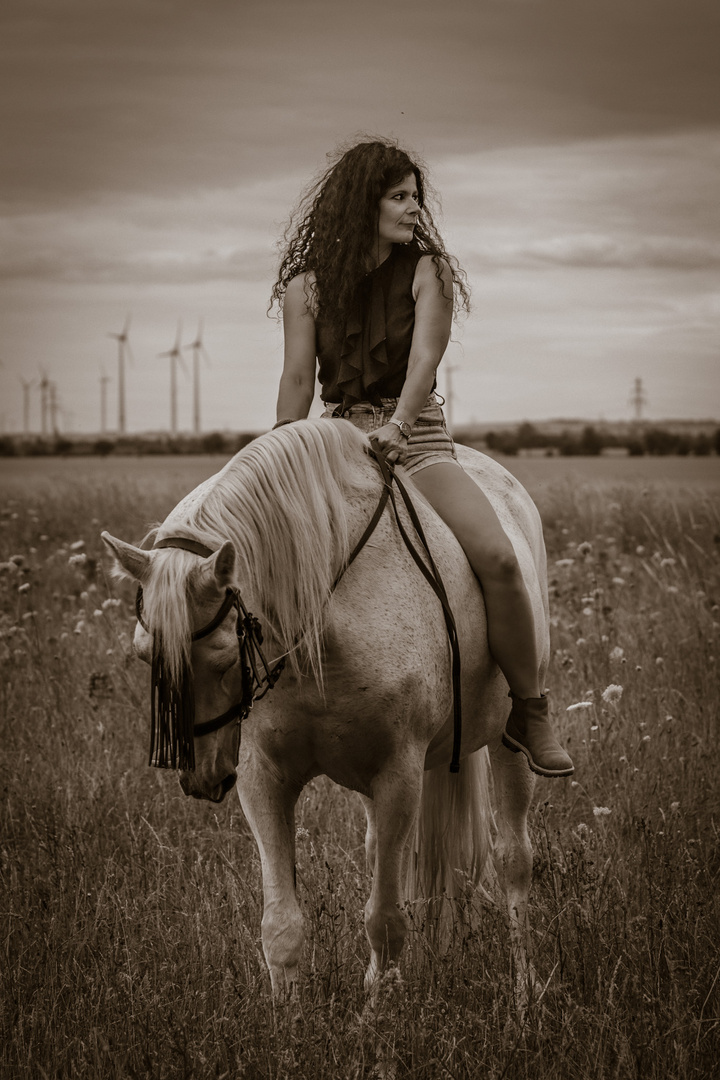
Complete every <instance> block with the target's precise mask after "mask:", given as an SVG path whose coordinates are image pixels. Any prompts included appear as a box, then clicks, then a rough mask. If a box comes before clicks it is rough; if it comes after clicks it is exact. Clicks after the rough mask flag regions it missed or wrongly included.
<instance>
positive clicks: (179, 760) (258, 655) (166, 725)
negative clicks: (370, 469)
mask: <svg viewBox="0 0 720 1080" xmlns="http://www.w3.org/2000/svg"><path fill="white" fill-rule="evenodd" d="M368 453H369V455H370V456H371V457H372V458H373V459H374V460H375V462H376V463H377V465H378V467H379V469H380V473H381V475H382V479H383V486H382V491H381V493H380V499H379V501H378V504H377V506H376V507H375V512H374V513H373V515H372V517H371V519H370V521H369V522H368V524H367V526H366V528H365V531H364V532H363V534H362V536H361V537H360V539H359V540H358V542H357V543H356V545H355V547H354V548H353V550H352V552H351V553H350V555H349V556H348V559H347V562H346V563H345V564H344V565H343V566H342V567H341V569H340V570H339V572H338V574H337V576H336V578H335V580H334V582H333V584H332V587H331V590H330V593H331V595H332V593H333V592H334V591H335V589H336V588H337V586H338V584H339V583H340V581H341V579H342V577H343V575H344V574H345V572H346V570H347V569H348V567H349V566H350V565H351V564H352V563H353V562H354V561H355V559H356V558H357V556H358V555H359V554H360V552H361V551H362V549H363V548H364V547H365V544H366V543H367V541H368V540H369V539H370V537H371V536H372V534H373V532H374V531H375V528H376V526H377V524H378V522H379V521H380V518H381V517H382V515H383V512H384V510H385V507H386V506H387V504H388V501H389V502H390V504H391V506H392V509H393V514H394V517H395V521H396V524H397V527H398V530H399V532H400V535H401V537H402V539H403V541H404V542H405V546H406V547H407V549H408V551H409V552H410V554H411V556H412V558H413V560H414V561H415V563H416V565H417V567H418V569H419V570H420V572H421V573H422V575H423V577H424V578H425V580H426V581H427V582H428V584H429V585H430V587H431V588H432V590H433V591H434V593H435V595H436V596H437V597H438V599H439V600H440V603H441V605H442V609H443V615H444V617H445V625H446V627H447V632H448V638H449V639H450V648H451V651H452V686H453V713H454V726H453V750H452V759H451V763H450V772H453V773H456V772H459V771H460V747H461V739H462V709H461V697H460V648H459V643H458V636H457V628H456V626H455V619H454V617H453V613H452V610H451V608H450V603H449V601H448V597H447V593H446V591H445V586H444V585H443V582H442V578H441V577H440V573H439V571H438V569H437V567H436V565H435V561H434V559H433V557H432V554H431V552H430V548H429V546H428V542H427V540H426V539H425V534H424V532H423V528H422V525H421V523H420V519H419V517H418V515H417V511H416V510H415V506H414V504H413V501H412V499H411V497H410V495H409V493H408V491H407V488H406V487H405V485H404V484H403V483H402V481H401V480H400V479H399V477H398V476H397V475H396V473H395V471H394V469H393V467H392V466H391V465H390V464H389V463H388V462H387V460H386V459H385V457H384V455H383V454H382V453H381V452H380V450H379V449H377V448H376V447H373V448H372V449H370V450H369V451H368ZM393 484H394V485H395V486H396V487H397V489H398V491H399V492H400V495H401V497H402V500H403V502H404V504H405V507H406V509H407V512H408V515H409V517H410V521H411V522H412V525H413V528H414V530H415V533H416V534H417V537H418V539H419V540H420V543H421V545H422V548H423V550H424V552H425V556H426V557H427V561H428V563H429V566H428V565H426V563H425V562H424V560H423V558H422V556H421V555H420V554H419V553H418V551H417V550H416V548H415V546H414V545H413V542H412V540H411V539H410V537H409V536H408V534H407V531H406V529H405V527H404V525H403V523H402V519H401V517H400V513H399V510H398V505H397V500H396V497H395V491H394V488H393ZM153 548H154V549H157V548H178V549H180V550H182V551H190V552H192V554H194V555H199V556H200V557H201V558H204V559H208V558H210V556H211V555H214V554H215V552H214V551H213V550H212V548H209V547H207V545H205V544H203V543H201V542H200V541H198V540H191V539H189V538H187V537H184V536H167V537H164V538H163V539H162V540H158V541H157V542H156V543H155V544H154V545H153ZM233 608H234V609H235V610H236V612H237V626H236V632H237V638H238V652H239V658H240V663H241V665H242V696H241V699H240V701H239V702H237V703H236V704H235V705H232V706H231V707H230V708H229V709H228V710H227V711H226V712H224V713H222V714H221V715H220V716H216V717H214V718H213V719H212V720H206V721H204V722H203V723H201V724H196V723H195V722H194V714H195V700H194V692H193V681H192V672H191V670H190V668H189V665H187V664H185V665H184V669H183V671H182V673H181V677H180V680H179V685H175V683H174V682H173V680H171V679H170V677H169V673H168V672H167V670H166V665H165V662H164V659H163V656H162V653H161V652H160V650H159V649H158V648H156V647H155V645H154V646H153V659H152V698H151V731H150V760H149V762H148V764H149V765H154V766H156V767H157V768H161V769H169V768H172V769H183V770H193V769H194V768H195V746H194V739H195V738H200V737H202V736H203V735H209V734H211V733H212V732H214V731H219V730H220V729H221V728H223V727H225V726H226V725H227V724H230V723H232V722H233V721H236V722H237V723H238V724H241V723H242V721H243V720H245V719H246V718H247V717H248V715H249V713H250V710H251V709H252V707H253V705H254V703H255V702H256V701H259V700H260V699H261V698H263V697H264V696H265V694H267V692H268V690H271V689H272V688H273V686H274V685H275V683H276V682H277V681H278V679H279V678H280V675H281V673H282V670H283V668H284V666H285V657H281V658H280V660H279V661H278V662H277V663H276V664H275V666H274V667H272V668H271V667H270V665H269V664H268V662H267V660H266V659H265V656H264V654H263V651H262V649H261V647H260V646H261V645H262V640H263V637H262V628H261V626H260V622H259V621H258V619H256V618H255V616H254V615H252V614H251V613H250V612H249V611H248V610H247V608H246V607H245V605H244V603H243V600H242V597H241V595H240V591H239V589H235V588H230V587H229V588H228V589H227V590H226V592H225V599H224V600H223V602H222V604H221V605H220V607H219V609H218V611H217V612H216V614H215V615H214V616H213V618H212V619H211V620H210V622H209V623H208V624H207V625H206V626H203V627H202V628H201V629H200V630H195V631H193V633H192V634H191V636H190V640H191V641H199V640H200V639H201V638H204V637H207V636H208V635H209V634H211V633H212V632H213V631H214V630H217V628H218V626H220V625H221V623H223V622H224V621H225V619H226V618H227V616H228V614H229V613H230V611H231V610H232V609H233ZM135 612H136V615H137V619H138V622H139V623H140V625H141V626H142V627H143V629H144V630H146V631H147V632H148V633H150V632H151V631H150V628H149V627H148V625H147V623H146V622H145V620H144V619H143V591H142V586H141V585H139V586H138V591H137V596H136V600H135Z"/></svg>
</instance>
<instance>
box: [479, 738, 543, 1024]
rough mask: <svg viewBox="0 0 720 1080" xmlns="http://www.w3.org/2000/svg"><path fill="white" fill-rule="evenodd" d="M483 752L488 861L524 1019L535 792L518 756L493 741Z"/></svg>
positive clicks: (529, 969)
mask: <svg viewBox="0 0 720 1080" xmlns="http://www.w3.org/2000/svg"><path fill="white" fill-rule="evenodd" d="M489 750H490V761H491V763H492V770H493V780H494V788H495V804H496V813H497V816H496V825H497V837H496V841H495V850H494V855H493V858H494V863H495V870H496V872H497V875H498V877H499V879H500V883H501V885H502V888H503V890H504V892H505V899H506V901H507V908H508V915H509V918H510V947H511V950H512V958H513V964H514V968H515V993H516V1001H517V1005H518V1010H519V1012H520V1013H521V1014H523V1015H524V1012H525V1009H526V1007H527V1000H528V990H529V986H530V983H531V982H532V981H533V979H534V971H533V967H532V964H531V963H530V962H529V960H528V921H527V906H528V895H529V892H530V882H531V880H532V847H531V845H530V837H529V835H528V828H527V815H528V810H529V808H530V803H531V800H532V797H533V792H534V790H535V777H534V776H533V774H532V773H531V772H530V770H529V769H528V767H527V763H526V762H525V760H524V756H523V755H522V754H513V753H511V751H510V750H508V749H506V747H504V746H503V745H502V744H501V743H500V742H499V741H498V743H497V744H496V745H495V746H491V747H489Z"/></svg>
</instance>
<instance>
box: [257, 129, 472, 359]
mask: <svg viewBox="0 0 720 1080" xmlns="http://www.w3.org/2000/svg"><path fill="white" fill-rule="evenodd" d="M334 156H335V160H334V161H333V163H332V164H331V165H330V167H329V168H328V169H327V170H326V171H325V172H324V173H323V174H322V175H321V176H320V177H319V179H318V180H316V181H315V182H314V183H312V184H311V185H310V187H309V188H308V189H307V190H306V191H305V192H304V193H303V195H302V197H301V200H300V203H299V205H298V206H297V207H296V209H295V210H294V212H293V214H292V216H291V219H290V222H289V224H288V226H287V228H286V229H285V232H284V234H283V239H282V241H281V242H280V245H279V246H280V250H281V252H282V261H281V263H280V269H279V272H278V278H277V281H276V282H275V284H274V286H273V290H272V294H271V297H270V307H269V309H268V310H271V309H272V307H273V305H274V304H275V303H277V305H278V308H279V309H280V310H282V306H283V300H284V297H285V290H286V288H287V286H288V282H290V281H291V280H292V278H294V277H296V276H297V275H298V274H302V273H304V272H306V271H309V270H312V271H313V272H314V274H315V282H316V284H315V297H316V302H317V315H318V319H319V320H321V321H322V322H323V323H324V324H325V325H327V326H328V327H329V328H330V330H331V332H332V334H333V336H335V337H337V338H341V337H342V333H343V331H344V328H345V324H346V322H347V317H348V312H349V311H350V307H351V304H352V299H353V294H354V292H355V289H356V287H357V285H358V282H359V281H361V280H362V278H363V277H364V275H365V274H366V273H367V271H368V267H369V266H372V260H373V245H374V241H375V237H376V234H377V225H378V214H379V204H380V199H381V198H382V196H383V195H384V194H385V192H386V191H387V190H388V189H389V188H391V187H393V186H394V185H395V184H399V183H400V182H401V181H402V180H404V179H405V177H406V176H409V175H410V173H413V174H414V175H415V179H416V181H417V189H418V202H419V204H420V214H419V217H418V221H417V225H416V227H415V235H414V238H413V240H412V241H411V244H412V245H413V246H415V247H417V248H419V250H421V251H423V252H427V253H428V254H429V255H432V257H433V262H434V263H435V273H436V275H437V277H438V279H439V280H442V266H443V261H444V262H445V263H446V264H447V266H448V267H449V268H450V272H451V274H452V280H453V285H454V289H453V303H454V307H455V311H456V313H457V312H458V311H459V310H465V311H468V310H469V306H470V292H469V289H468V285H467V280H466V277H465V273H464V271H463V270H461V269H460V267H459V265H458V263H457V260H456V259H454V258H453V257H452V256H451V255H448V253H447V252H446V251H445V249H444V246H443V241H442V239H441V237H440V234H439V233H438V231H437V227H436V225H435V222H434V221H433V217H432V213H431V211H430V208H429V207H428V204H427V197H428V194H430V195H433V194H434V192H432V189H430V188H429V185H428V183H427V179H426V176H425V172H426V170H425V169H424V167H423V165H422V164H421V163H420V162H419V160H418V159H417V158H411V157H410V155H409V154H407V153H406V152H405V151H404V150H401V149H400V148H399V147H398V145H397V144H396V143H395V142H393V141H391V140H389V139H371V140H368V141H366V142H358V143H355V145H353V146H351V147H350V148H349V149H347V150H343V149H342V148H341V149H340V150H339V151H338V152H337V153H336V154H335V155H334Z"/></svg>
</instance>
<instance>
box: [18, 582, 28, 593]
mask: <svg viewBox="0 0 720 1080" xmlns="http://www.w3.org/2000/svg"><path fill="white" fill-rule="evenodd" d="M18 592H19V593H26V592H30V582H29V581H24V582H23V583H22V585H18Z"/></svg>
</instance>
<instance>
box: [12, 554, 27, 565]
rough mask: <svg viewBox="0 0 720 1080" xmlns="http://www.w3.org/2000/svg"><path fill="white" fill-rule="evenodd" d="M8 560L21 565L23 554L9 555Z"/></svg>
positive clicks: (23, 560) (23, 559)
mask: <svg viewBox="0 0 720 1080" xmlns="http://www.w3.org/2000/svg"><path fill="white" fill-rule="evenodd" d="M10 562H11V563H15V565H16V566H22V564H23V563H24V562H25V556H24V555H11V556H10Z"/></svg>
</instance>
